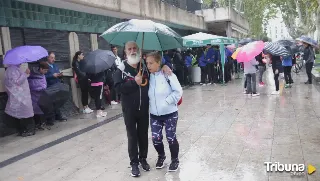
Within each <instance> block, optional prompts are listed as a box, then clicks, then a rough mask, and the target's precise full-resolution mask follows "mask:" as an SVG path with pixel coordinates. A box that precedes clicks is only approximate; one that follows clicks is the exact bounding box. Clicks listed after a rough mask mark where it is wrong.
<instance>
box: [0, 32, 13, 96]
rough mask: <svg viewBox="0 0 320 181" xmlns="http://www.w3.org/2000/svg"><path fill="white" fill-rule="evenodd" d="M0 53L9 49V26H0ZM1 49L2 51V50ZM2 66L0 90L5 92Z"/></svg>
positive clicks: (0, 69) (0, 70)
mask: <svg viewBox="0 0 320 181" xmlns="http://www.w3.org/2000/svg"><path fill="white" fill-rule="evenodd" d="M0 31H1V38H0V39H1V40H0V41H1V54H2V55H3V54H5V53H6V52H7V51H9V50H11V48H12V47H11V37H10V29H9V27H1V29H0ZM2 50H3V51H2ZM4 72H5V69H4V68H0V92H5V89H4Z"/></svg>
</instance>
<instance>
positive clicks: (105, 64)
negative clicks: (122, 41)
mask: <svg viewBox="0 0 320 181" xmlns="http://www.w3.org/2000/svg"><path fill="white" fill-rule="evenodd" d="M115 60H116V57H115V55H114V54H113V52H112V51H109V50H100V49H98V50H95V51H92V52H90V53H88V54H86V56H85V65H84V67H83V71H84V72H87V73H92V74H97V73H100V72H103V71H105V70H107V69H109V68H111V67H112V65H113V64H114V62H115Z"/></svg>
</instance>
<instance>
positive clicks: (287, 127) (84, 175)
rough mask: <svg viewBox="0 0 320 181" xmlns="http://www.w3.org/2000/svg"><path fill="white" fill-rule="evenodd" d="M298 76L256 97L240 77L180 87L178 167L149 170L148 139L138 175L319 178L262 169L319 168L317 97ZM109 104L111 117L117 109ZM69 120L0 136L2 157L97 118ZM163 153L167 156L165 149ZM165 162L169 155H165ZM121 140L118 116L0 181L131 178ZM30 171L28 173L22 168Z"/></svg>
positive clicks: (152, 158)
mask: <svg viewBox="0 0 320 181" xmlns="http://www.w3.org/2000/svg"><path fill="white" fill-rule="evenodd" d="M305 79H306V76H305V75H304V74H301V75H298V76H297V75H294V80H295V83H294V86H293V88H291V89H285V90H284V93H283V95H282V96H272V95H270V93H271V91H272V90H274V83H273V75H272V74H271V72H268V74H267V75H266V84H267V86H265V87H262V88H259V89H258V90H259V92H260V93H261V96H260V97H248V96H245V95H243V94H242V92H243V88H242V84H243V82H242V80H241V79H240V80H234V81H233V82H232V83H229V84H228V85H227V86H221V85H210V86H194V87H192V88H190V89H188V90H185V91H184V95H183V104H182V105H181V106H180V107H179V109H180V110H179V115H180V118H179V122H178V128H177V136H178V140H179V142H180V163H181V166H180V170H179V171H177V172H175V173H168V172H167V170H166V168H164V169H162V170H156V169H155V162H156V159H157V154H156V152H155V150H154V148H153V146H152V143H151V139H150V142H149V144H150V145H149V157H148V161H149V163H150V165H151V166H152V170H151V171H150V172H142V173H141V177H140V178H138V179H139V180H159V181H165V180H167V181H171V180H172V181H189V180H190V181H192V180H195V181H200V180H203V181H204V180H208V181H215V180H225V181H232V180H234V181H239V180H243V181H264V180H269V181H287V180H288V181H289V180H301V181H306V180H309V181H318V180H320V174H319V172H317V171H316V172H315V173H313V174H312V175H305V176H302V177H298V176H291V175H290V173H275V172H274V173H267V172H266V165H264V162H267V161H271V162H280V163H282V164H286V163H287V164H298V163H304V164H312V165H314V166H315V167H319V169H320V122H319V117H320V107H319V105H320V102H319V100H320V99H319V98H320V94H319V92H318V91H317V89H316V88H315V86H314V85H304V84H303V82H304V81H305ZM120 111H121V109H119V107H117V106H115V107H113V109H112V110H109V113H110V114H109V115H116V114H118V113H120ZM97 121H99V120H96V119H94V118H90V119H88V118H87V119H75V120H73V121H70V122H68V123H65V124H64V123H61V124H60V125H58V126H57V127H56V128H55V129H53V130H51V131H46V132H42V133H39V134H37V135H36V136H35V137H30V138H24V139H22V138H18V137H15V136H10V137H6V138H3V139H0V147H1V149H0V162H1V161H3V160H6V159H8V158H10V157H12V156H15V155H17V154H20V153H23V152H25V151H28V150H30V149H32V148H36V147H38V146H41V145H43V144H45V143H47V142H50V141H53V140H55V139H58V138H60V137H62V136H64V135H67V134H70V133H72V132H75V131H77V130H80V129H82V128H85V127H88V126H90V125H93V124H95V123H97ZM165 145H166V153H167V155H169V150H168V146H167V144H166V143H165ZM166 163H167V164H169V163H170V160H169V159H167V160H166ZM128 165H129V162H128V155H127V138H126V131H125V127H124V124H123V119H122V118H119V119H117V120H115V121H112V122H110V123H108V124H105V125H102V126H100V127H98V128H96V129H93V130H91V131H89V132H86V133H83V134H81V135H79V136H76V137H74V138H72V139H70V140H67V141H65V142H62V143H60V144H57V145H55V146H53V147H51V148H48V149H46V150H44V151H41V152H39V153H36V154H34V155H32V156H29V157H26V158H24V159H22V160H20V161H18V162H15V163H13V164H10V165H8V166H6V167H4V168H2V169H0V180H1V181H2V180H3V181H11V180H25V181H29V180H30V181H43V180H46V181H73V180H77V181H102V180H103V181H106V180H110V181H116V180H119V181H124V180H136V179H137V178H131V177H130V174H129V173H130V169H129V168H128ZM27 169H28V171H27Z"/></svg>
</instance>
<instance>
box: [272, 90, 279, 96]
mask: <svg viewBox="0 0 320 181" xmlns="http://www.w3.org/2000/svg"><path fill="white" fill-rule="evenodd" d="M279 94H280V92H279V91H273V92H272V93H271V95H279Z"/></svg>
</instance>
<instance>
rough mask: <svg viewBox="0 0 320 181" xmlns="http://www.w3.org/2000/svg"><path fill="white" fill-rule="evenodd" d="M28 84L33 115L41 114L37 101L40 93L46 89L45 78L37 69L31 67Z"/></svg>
mask: <svg viewBox="0 0 320 181" xmlns="http://www.w3.org/2000/svg"><path fill="white" fill-rule="evenodd" d="M28 82H29V87H30V93H31V100H32V106H33V111H34V114H43V112H42V110H41V108H40V107H39V104H38V101H39V98H40V96H41V93H42V91H44V90H45V89H46V88H47V81H46V77H45V75H43V74H41V73H40V72H39V68H38V67H33V69H32V70H31V72H30V76H29V77H28Z"/></svg>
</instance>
